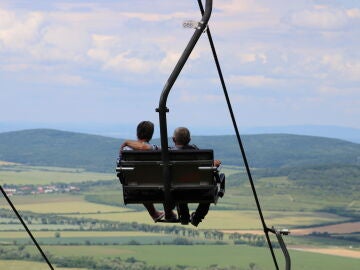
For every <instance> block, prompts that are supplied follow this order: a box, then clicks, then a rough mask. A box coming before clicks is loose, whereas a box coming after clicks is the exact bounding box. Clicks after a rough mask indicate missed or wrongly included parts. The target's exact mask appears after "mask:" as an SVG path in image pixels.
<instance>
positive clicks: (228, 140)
mask: <svg viewBox="0 0 360 270" xmlns="http://www.w3.org/2000/svg"><path fill="white" fill-rule="evenodd" d="M122 141H123V139H115V138H111V137H106V136H101V135H93V134H87V133H77V132H70V131H62V130H55V129H29V130H22V131H10V132H4V133H0V160H3V161H8V162H16V163H23V164H27V165H36V166H58V167H75V168H85V169H86V170H89V171H100V172H113V171H114V167H115V160H116V158H117V156H118V150H119V146H120V144H121V143H122ZM242 141H243V145H244V147H245V150H246V153H247V159H248V161H249V164H250V166H252V167H259V168H280V167H289V166H290V167H291V166H304V165H313V164H318V165H323V164H344V165H347V164H352V165H353V164H359V162H360V144H357V143H352V142H347V141H344V140H340V139H331V138H323V137H317V136H305V135H289V134H258V135H243V136H242ZM153 143H155V144H159V139H158V138H157V139H154V140H153ZM192 143H194V144H197V145H198V146H199V147H200V148H204V149H205V148H210V149H214V152H215V157H216V158H218V159H221V160H222V162H223V164H229V165H239V166H242V165H243V163H242V157H241V155H240V153H239V147H238V146H237V141H236V137H235V136H233V135H216V136H193V137H192ZM169 144H170V143H169ZM170 145H171V144H170Z"/></svg>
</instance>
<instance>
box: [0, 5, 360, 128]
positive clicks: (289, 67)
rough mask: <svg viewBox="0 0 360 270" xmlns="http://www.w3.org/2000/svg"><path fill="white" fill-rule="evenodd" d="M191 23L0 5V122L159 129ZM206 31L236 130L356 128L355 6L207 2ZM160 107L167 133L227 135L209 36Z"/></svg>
mask: <svg viewBox="0 0 360 270" xmlns="http://www.w3.org/2000/svg"><path fill="white" fill-rule="evenodd" d="M189 19H191V20H199V19H200V13H199V9H198V5H197V1H196V0H184V1H178V0H151V1H149V0H121V1H118V0H117V1H115V0H102V1H81V0H71V1H67V0H62V1H61V0H53V1H48V0H35V1H25V0H22V1H20V0H0V93H1V95H0V97H1V99H0V100H1V101H0V123H31V125H33V127H37V125H38V126H39V127H40V126H41V127H44V126H45V127H46V125H49V127H50V126H51V127H64V126H66V125H67V126H82V125H94V126H95V125H110V126H111V125H113V126H118V127H125V126H129V127H133V126H136V124H137V122H138V121H140V120H143V119H149V120H152V121H154V122H156V123H157V121H158V115H157V113H156V112H155V108H157V106H158V103H159V97H160V93H161V91H162V88H163V86H164V84H165V82H166V80H167V78H168V76H169V75H170V73H171V71H172V69H173V67H174V65H175V64H176V61H177V60H178V58H179V56H180V55H181V53H182V51H183V49H184V48H185V46H186V44H187V42H188V40H189V39H190V37H191V36H192V34H193V30H191V29H184V28H183V27H182V23H183V21H185V20H189ZM209 26H210V29H211V31H212V34H213V38H214V42H215V46H216V48H217V51H218V55H219V59H220V62H221V65H222V68H223V72H224V76H225V80H226V83H227V87H228V91H229V95H230V99H231V101H232V105H233V108H234V112H235V114H236V118H237V120H238V124H239V127H240V129H241V127H252V126H286V125H336V126H345V127H353V128H360V121H359V119H360V50H359V48H360V1H358V0H317V1H315V0H314V1H311V0H296V1H288V0H274V1H268V0H214V10H213V13H212V18H211V20H210V24H209ZM168 107H169V109H170V113H169V114H168V121H169V126H170V127H174V126H178V125H185V126H189V127H190V128H192V129H195V130H196V131H197V132H198V133H201V131H203V133H207V132H208V133H211V129H214V130H223V131H224V133H228V132H227V131H228V130H232V129H231V121H230V119H229V113H228V112H227V107H226V103H225V99H224V97H223V93H222V89H221V85H220V83H219V79H218V76H217V72H216V69H215V66H214V63H213V59H212V55H211V51H210V48H209V45H208V41H207V36H206V35H203V36H202V37H201V39H200V41H199V43H198V45H197V47H196V48H195V50H194V51H193V53H192V55H191V57H190V60H189V61H188V63H187V64H186V66H185V67H184V69H183V71H182V73H181V75H180V76H179V78H178V80H177V81H176V83H175V85H174V87H173V90H172V92H171V93H170V96H169V99H168Z"/></svg>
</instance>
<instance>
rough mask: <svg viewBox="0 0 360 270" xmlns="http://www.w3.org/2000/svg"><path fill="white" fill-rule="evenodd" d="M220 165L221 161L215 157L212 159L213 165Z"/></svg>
mask: <svg viewBox="0 0 360 270" xmlns="http://www.w3.org/2000/svg"><path fill="white" fill-rule="evenodd" d="M220 165H221V161H220V160H218V159H215V160H214V166H215V167H219V166H220Z"/></svg>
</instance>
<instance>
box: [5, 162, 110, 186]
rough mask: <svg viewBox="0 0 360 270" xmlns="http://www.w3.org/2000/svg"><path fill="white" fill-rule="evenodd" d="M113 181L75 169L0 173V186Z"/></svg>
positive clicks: (36, 168)
mask: <svg viewBox="0 0 360 270" xmlns="http://www.w3.org/2000/svg"><path fill="white" fill-rule="evenodd" d="M100 180H114V181H116V177H115V175H114V174H110V173H95V172H84V171H82V170H76V169H63V168H52V167H46V169H42V168H41V167H27V166H19V168H17V166H16V168H14V170H12V171H8V170H3V171H0V184H1V185H3V184H13V185H27V184H31V185H48V184H52V183H60V182H61V183H76V182H83V181H100Z"/></svg>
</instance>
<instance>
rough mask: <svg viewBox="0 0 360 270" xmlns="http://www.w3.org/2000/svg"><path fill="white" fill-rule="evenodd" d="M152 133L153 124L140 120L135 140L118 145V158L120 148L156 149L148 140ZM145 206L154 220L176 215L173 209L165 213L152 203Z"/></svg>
mask: <svg viewBox="0 0 360 270" xmlns="http://www.w3.org/2000/svg"><path fill="white" fill-rule="evenodd" d="M153 134H154V124H153V123H152V122H150V121H142V122H140V123H139V124H138V126H137V128H136V135H137V140H126V141H124V142H123V144H122V145H121V147H120V153H119V158H120V159H121V151H122V150H140V151H146V150H158V149H159V147H158V146H157V145H155V144H150V140H151V139H152V136H153ZM144 206H145V208H146V209H147V211H148V212H149V214H150V216H151V217H152V219H153V220H154V221H155V222H158V221H160V220H161V219H163V218H164V217H165V219H166V220H170V221H171V220H176V219H177V216H176V214H175V213H174V212H173V211H170V210H167V211H166V213H165V212H163V211H158V210H157V209H156V208H155V206H154V204H153V203H144Z"/></svg>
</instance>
